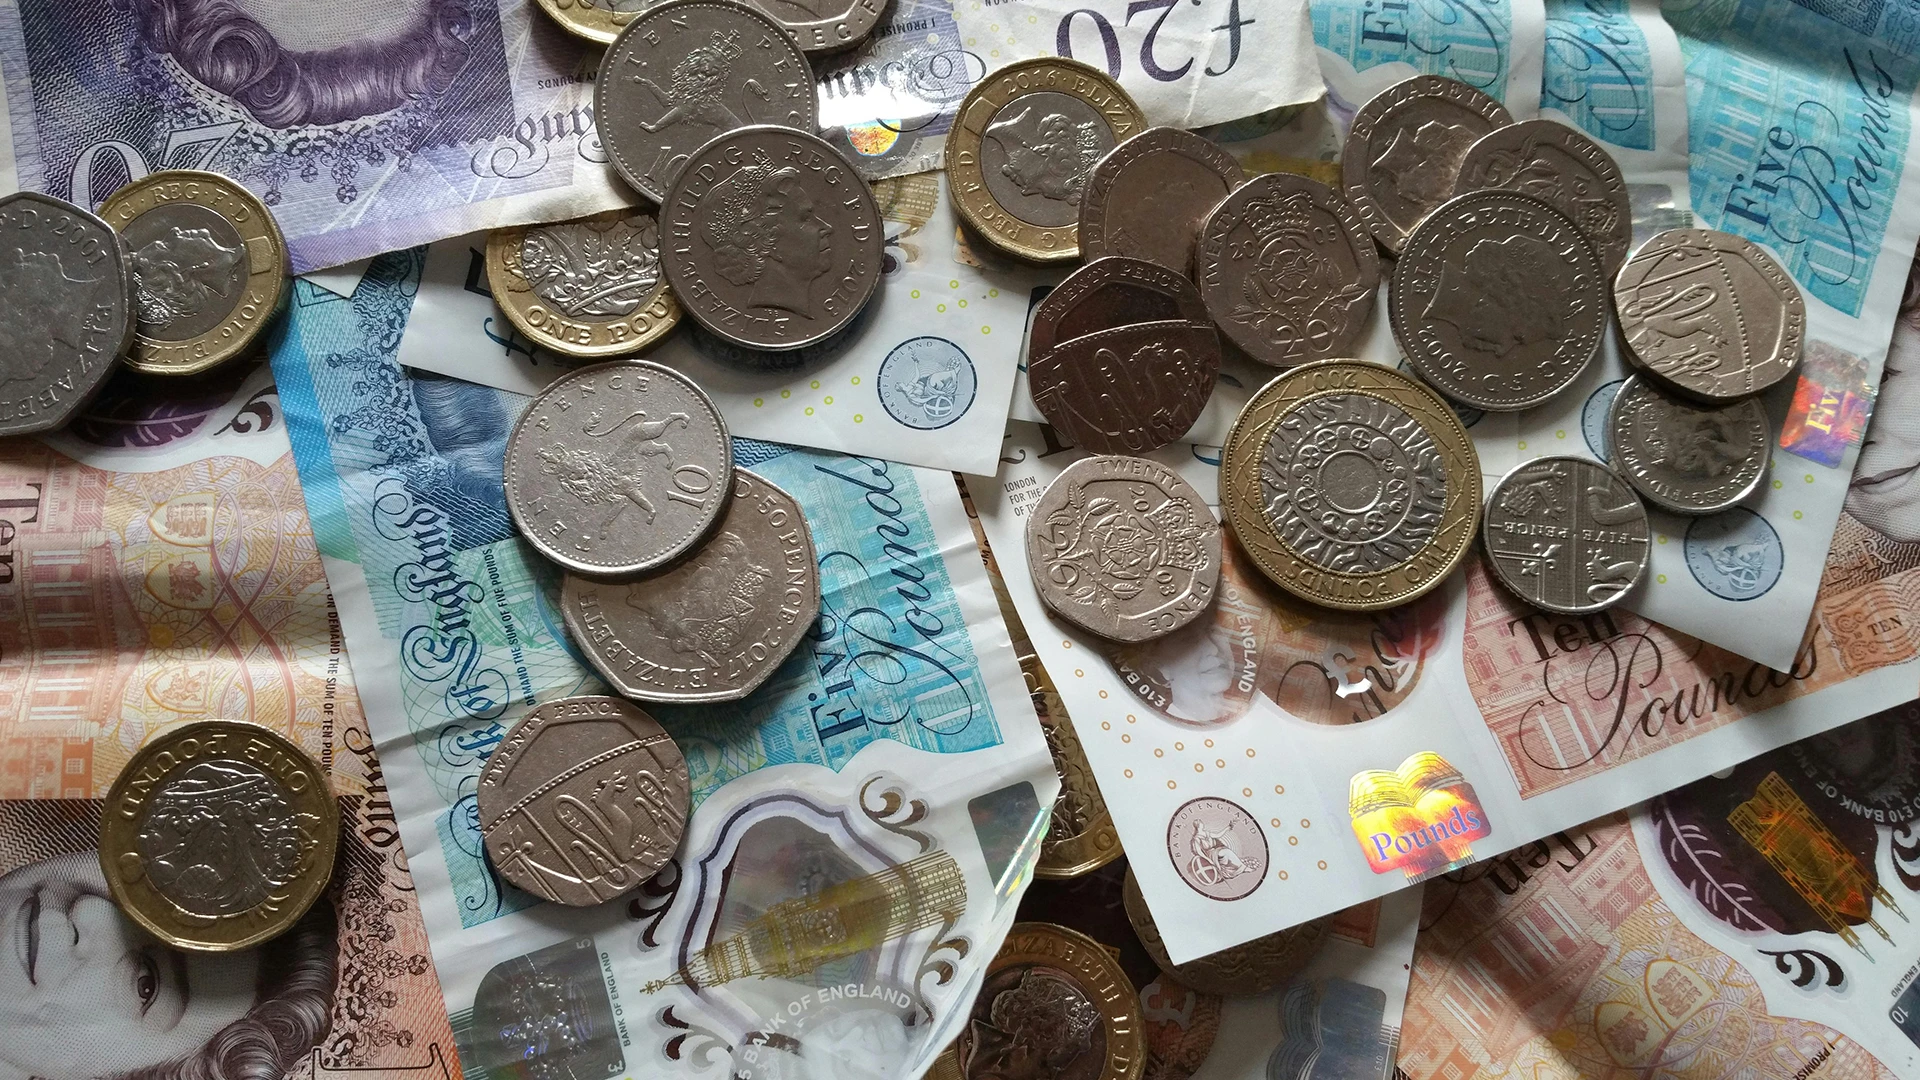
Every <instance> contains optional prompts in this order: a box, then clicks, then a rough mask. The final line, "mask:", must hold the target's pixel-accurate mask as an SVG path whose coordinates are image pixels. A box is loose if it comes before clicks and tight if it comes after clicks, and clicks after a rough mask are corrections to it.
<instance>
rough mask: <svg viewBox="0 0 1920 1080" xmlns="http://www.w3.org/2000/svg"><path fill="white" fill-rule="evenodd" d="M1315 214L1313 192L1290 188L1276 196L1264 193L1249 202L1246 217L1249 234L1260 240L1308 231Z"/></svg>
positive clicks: (1311, 228) (1316, 214) (1311, 227)
mask: <svg viewBox="0 0 1920 1080" xmlns="http://www.w3.org/2000/svg"><path fill="white" fill-rule="evenodd" d="M1318 216H1319V208H1318V207H1316V206H1314V205H1313V196H1311V195H1309V194H1307V193H1306V192H1304V191H1294V192H1289V193H1288V194H1286V195H1283V196H1279V197H1277V198H1276V197H1274V196H1271V195H1265V196H1261V197H1260V198H1257V199H1254V200H1253V201H1251V202H1249V203H1248V204H1247V217H1246V221H1247V227H1248V228H1250V229H1252V230H1253V235H1255V236H1257V237H1259V238H1260V240H1261V241H1262V242H1263V243H1264V242H1265V241H1268V240H1272V239H1273V238H1274V237H1276V236H1289V235H1302V234H1305V233H1308V232H1311V231H1312V230H1313V224H1314V220H1315V218H1317V217H1318Z"/></svg>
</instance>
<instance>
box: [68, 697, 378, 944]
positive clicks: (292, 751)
mask: <svg viewBox="0 0 1920 1080" xmlns="http://www.w3.org/2000/svg"><path fill="white" fill-rule="evenodd" d="M339 842H340V807H339V804H338V803H336V802H334V799H333V788H332V786H331V784H330V783H329V782H328V780H327V771H326V770H325V769H323V768H321V767H320V766H319V765H318V764H317V763H315V762H314V760H313V759H312V758H311V757H308V756H307V754H306V752H305V751H304V750H301V749H300V747H298V746H296V745H295V744H293V743H292V742H290V741H288V740H287V738H286V737H285V736H282V735H280V734H278V733H277V732H274V731H272V730H270V729H268V728H264V727H261V726H260V725H258V724H250V723H243V722H241V721H237V720H200V721H194V722H192V723H187V724H181V725H179V726H177V727H173V728H170V729H169V730H167V731H165V732H163V733H162V734H160V735H159V736H157V737H156V738H154V739H153V740H152V741H150V742H148V743H147V744H146V745H145V746H142V747H141V748H140V749H139V750H137V751H135V752H134V755H133V757H132V758H131V759H129V760H128V762H127V764H126V767H125V768H123V769H121V771H120V775H119V776H118V777H116V778H115V779H114V781H113V787H112V788H111V789H109V790H108V792H107V802H106V808H105V811H104V812H103V813H102V814H101V817H100V869H101V871H102V872H103V873H104V874H105V875H106V878H107V887H108V890H109V891H110V892H112V894H113V899H114V902H115V903H117V904H119V905H120V910H122V911H124V912H126V914H127V916H128V917H129V918H131V919H132V920H133V921H134V922H137V923H139V924H140V925H141V926H143V927H145V928H146V929H147V930H148V932H150V933H152V934H153V936H154V937H157V938H159V939H160V940H161V941H164V942H166V943H167V944H169V945H172V946H174V947H175V948H180V949H197V950H202V951H208V952H226V951H229V950H234V949H245V948H249V947H251V946H254V945H258V944H260V943H261V942H263V941H266V940H268V939H270V938H273V937H277V936H278V935H280V934H282V933H284V932H286V931H287V930H289V929H291V928H292V927H293V924H295V923H297V922H299V921H300V917H301V916H302V915H304V914H306V912H307V909H308V908H310V907H312V906H313V903H314V901H316V900H318V899H320V896H321V894H322V893H324V892H326V891H327V883H328V881H329V880H331V879H332V877H333V856H334V851H335V849H336V848H337V847H338V845H339Z"/></svg>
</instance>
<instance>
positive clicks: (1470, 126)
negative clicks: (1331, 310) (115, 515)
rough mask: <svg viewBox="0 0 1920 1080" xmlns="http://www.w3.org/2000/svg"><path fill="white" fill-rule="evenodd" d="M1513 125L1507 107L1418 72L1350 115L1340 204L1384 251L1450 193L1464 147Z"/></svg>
mask: <svg viewBox="0 0 1920 1080" xmlns="http://www.w3.org/2000/svg"><path fill="white" fill-rule="evenodd" d="M1511 123H1513V114H1511V113H1509V112H1507V109H1506V106H1504V105H1502V104H1500V103H1499V102H1498V101H1495V100H1493V99H1492V98H1490V97H1488V96H1487V95H1485V94H1483V93H1481V92H1480V91H1478V90H1475V89H1474V88H1473V87H1471V86H1468V85H1467V84H1466V83H1463V82H1457V81H1455V80H1453V79H1447V78H1442V77H1441V76H1438V75H1417V76H1415V77H1413V78H1411V79H1408V80H1406V81H1404V82H1398V83H1395V84H1393V85H1392V86H1389V87H1387V88H1386V89H1385V90H1382V91H1380V92H1379V93H1378V94H1375V95H1374V96H1373V98H1372V100H1370V101H1368V102H1367V103H1366V104H1365V105H1362V106H1360V110H1359V111H1358V112H1356V113H1354V114H1353V125H1352V126H1351V127H1349V128H1348V129H1347V141H1346V144H1345V146H1344V147H1343V148H1342V150H1341V157H1340V179H1341V183H1342V185H1343V186H1344V187H1345V189H1346V196H1347V201H1348V202H1349V203H1351V204H1353V209H1354V212H1355V213H1357V214H1359V215H1360V220H1361V221H1363V222H1365V223H1366V226H1367V229H1368V230H1369V231H1370V232H1372V233H1373V238H1374V239H1375V240H1378V241H1380V246H1381V247H1384V248H1386V249H1387V250H1388V251H1393V252H1397V251H1399V250H1400V245H1401V244H1402V243H1404V242H1405V241H1406V239H1407V236H1408V234H1410V233H1412V232H1413V229H1414V226H1416V225H1419V224H1420V222H1421V221H1422V220H1424V219H1425V218H1426V216H1427V215H1428V214H1429V213H1431V212H1432V211H1433V210H1434V208H1435V207H1437V206H1439V205H1440V204H1441V203H1443V202H1445V201H1447V199H1448V198H1450V197H1451V196H1452V195H1453V185H1454V180H1455V179H1456V178H1457V177H1458V176H1459V174H1460V162H1461V160H1462V159H1464V158H1465V157H1466V156H1467V149H1468V148H1469V147H1471V146H1472V145H1473V144H1474V142H1475V141H1477V140H1478V139H1479V138H1480V137H1481V136H1483V135H1485V134H1486V133H1487V132H1489V131H1492V130H1493V129H1494V128H1497V127H1505V126H1506V125H1508V124H1511Z"/></svg>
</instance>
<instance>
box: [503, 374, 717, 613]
mask: <svg viewBox="0 0 1920 1080" xmlns="http://www.w3.org/2000/svg"><path fill="white" fill-rule="evenodd" d="M732 476H733V443H732V440H731V439H729V438H728V435H727V425H726V421H724V420H722V419H721V418H720V411H719V410H718V409H716V408H715V407H714V404H713V401H712V400H711V399H709V398H708V397H707V395H706V394H705V393H703V392H702V391H701V389H700V387H699V386H697V385H695V384H694V383H693V381H692V380H690V379H688V378H687V377H686V376H684V375H682V374H680V373H679V372H677V371H674V370H673V369H672V368H666V367H662V366H660V365H659V364H652V363H646V362H643V361H624V362H619V361H616V362H614V363H610V364H595V365H593V366H591V367H584V368H578V369H576V370H574V371H571V372H568V373H567V374H565V375H562V376H561V377H560V378H558V379H555V380H554V381H553V383H551V384H550V385H549V386H548V387H547V388H546V389H545V390H542V391H541V392H540V395H539V396H538V397H536V398H534V399H533V401H532V403H531V404H529V405H528V406H527V411H526V412H525V413H523V414H521V417H520V420H519V422H518V423H516V424H515V425H514V427H513V433H512V434H511V435H509V436H508V438H507V461H506V487H507V509H508V511H510V512H511V513H512V515H513V520H514V524H516V525H518V526H519V527H520V532H521V534H522V535H524V536H525V537H526V540H527V542H528V543H530V544H532V545H533V546H534V548H535V550H537V551H539V552H540V554H542V555H544V556H546V557H547V558H549V559H551V560H553V561H554V562H556V563H559V564H560V565H561V566H564V567H566V568H567V569H569V570H572V571H575V572H576V573H582V574H600V575H621V574H642V573H645V572H647V571H649V570H654V569H657V568H659V567H662V566H665V565H666V564H668V563H670V562H672V561H673V560H675V559H677V558H679V557H680V556H682V555H684V554H686V553H687V552H688V551H691V550H692V549H693V547H694V546H695V545H696V544H698V543H699V542H700V541H701V540H702V539H704V538H705V537H706V535H707V532H708V530H709V529H710V528H711V527H712V526H713V523H714V522H715V521H717V520H718V519H719V517H720V513H721V511H722V510H724V509H726V507H727V504H728V498H727V491H728V486H729V483H730V481H731V478H732Z"/></svg>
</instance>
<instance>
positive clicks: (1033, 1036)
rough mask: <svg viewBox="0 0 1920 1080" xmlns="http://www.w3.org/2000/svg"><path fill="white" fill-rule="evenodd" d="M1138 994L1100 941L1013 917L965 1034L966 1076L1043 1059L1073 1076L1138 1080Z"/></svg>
mask: <svg viewBox="0 0 1920 1080" xmlns="http://www.w3.org/2000/svg"><path fill="white" fill-rule="evenodd" d="M1140 1022H1141V1021H1140V993H1139V991H1138V990H1137V989H1135V988H1134V985H1133V981H1132V980H1131V979H1129V978H1127V973H1126V971H1125V970H1123V969H1122V968H1121V967H1120V963H1119V961H1117V960H1115V959H1114V958H1113V957H1112V956H1111V955H1110V954H1109V953H1108V952H1107V950H1106V948H1105V947H1104V946H1102V945H1101V944H1100V943H1099V942H1098V941H1095V940H1094V939H1092V938H1090V937H1088V936H1087V935H1085V934H1082V933H1080V932H1079V931H1077V930H1069V929H1067V928H1066V927H1064V926H1057V925H1055V924H1053V923H1037V922H1021V923H1014V924H1013V928H1012V929H1011V930H1009V931H1008V932H1007V940H1006V943H1005V944H1003V945H1001V946H1000V951H999V952H998V953H997V954H995V955H994V958H993V959H992V960H991V961H990V962H989V963H988V964H987V975H986V980H985V982H984V983H983V984H982V985H981V987H980V994H979V996H978V997H976V998H975V999H974V1002H973V1016H972V1018H971V1020H970V1021H969V1023H968V1024H967V1027H966V1029H965V1030H964V1031H962V1032H961V1034H960V1039H959V1042H958V1044H957V1045H958V1047H959V1052H960V1071H961V1075H962V1076H965V1077H966V1078H967V1080H990V1078H994V1077H1004V1076H1007V1075H1009V1070H1008V1067H1007V1062H1008V1060H1009V1058H1011V1059H1013V1060H1014V1061H1040V1062H1045V1063H1047V1065H1048V1066H1050V1067H1051V1071H1052V1075H1054V1076H1059V1077H1072V1078H1074V1080H1140V1074H1141V1071H1142V1069H1144V1068H1145V1066H1146V1056H1145V1046H1144V1043H1143V1041H1142V1035H1141V1028H1140Z"/></svg>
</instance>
